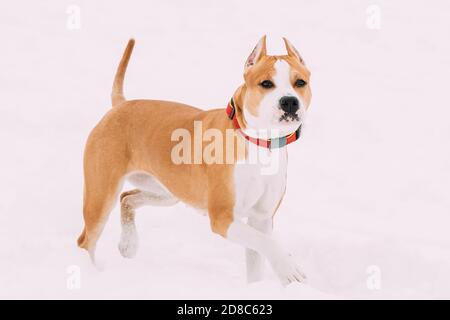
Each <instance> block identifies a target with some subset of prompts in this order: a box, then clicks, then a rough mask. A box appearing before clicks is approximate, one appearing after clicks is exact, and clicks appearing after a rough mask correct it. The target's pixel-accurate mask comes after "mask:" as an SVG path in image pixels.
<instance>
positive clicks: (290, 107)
mask: <svg viewBox="0 0 450 320" xmlns="http://www.w3.org/2000/svg"><path fill="white" fill-rule="evenodd" d="M280 106H281V110H283V111H284V112H286V113H289V114H295V113H296V112H297V110H298V109H299V103H298V99H297V98H296V97H292V96H284V97H282V98H281V99H280Z"/></svg>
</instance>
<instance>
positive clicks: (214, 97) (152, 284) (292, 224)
mask: <svg viewBox="0 0 450 320" xmlns="http://www.w3.org/2000/svg"><path fill="white" fill-rule="evenodd" d="M122 3H123V4H122V5H118V4H116V3H115V2H112V1H74V2H68V1H14V2H11V1H10V2H5V1H3V2H2V3H1V4H0V48H1V50H0V70H1V72H0V112H1V113H0V114H1V116H0V146H1V157H0V164H1V182H2V183H1V186H0V195H1V201H0V212H1V215H0V298H63V299H65V298H296V299H307V298H450V279H449V275H448V270H449V268H450V236H449V232H448V228H449V225H450V218H449V213H450V212H449V208H450V197H449V190H450V188H449V187H450V179H449V178H450V171H449V160H450V150H449V139H450V125H449V122H450V110H449V109H450V103H449V95H450V90H449V89H448V86H449V80H448V77H449V74H450V43H449V40H448V39H449V30H450V20H449V16H450V5H449V3H448V2H447V1H444V0H442V1H433V2H432V3H429V2H425V1H377V0H374V1H356V0H355V1H350V0H346V1H298V0H296V1H262V0H259V1H238V0H234V1H223V0H222V1H206V0H205V1H128V3H126V4H125V2H122ZM70 4H75V5H78V6H79V7H80V9H81V29H79V30H69V29H68V28H67V27H66V24H67V19H68V17H69V15H68V14H67V13H66V10H67V8H68V6H69V5H70ZM373 4H375V5H378V6H379V8H380V10H381V11H380V12H381V28H380V29H376V30H373V29H370V28H368V27H367V24H366V23H367V20H368V14H367V12H366V10H367V8H368V6H369V5H373ZM263 34H267V35H268V37H269V38H268V49H269V54H270V53H273V54H282V53H283V52H284V51H283V50H284V49H283V46H282V41H281V36H287V37H288V38H289V39H290V40H291V42H292V43H294V45H295V46H296V47H297V49H298V50H299V51H300V52H301V54H302V55H303V57H304V59H305V61H306V63H307V65H308V67H309V68H310V70H311V71H312V80H311V86H312V91H313V100H312V101H313V103H312V106H311V108H310V112H309V114H308V119H307V124H306V126H305V128H304V130H303V136H302V139H301V140H299V141H298V142H296V143H295V144H293V145H290V146H289V160H290V163H289V173H288V188H287V193H286V197H285V201H284V202H283V204H282V206H281V208H280V210H279V212H278V213H277V215H276V221H275V235H276V237H277V238H278V239H279V240H280V242H282V243H283V245H284V246H285V247H286V248H287V249H289V250H290V251H291V252H292V253H293V254H294V255H295V256H296V257H297V259H298V261H299V263H300V265H301V266H303V268H304V270H305V272H306V274H307V275H308V277H309V283H308V285H291V286H289V287H288V288H287V289H283V288H281V287H280V286H279V285H278V283H277V280H276V278H275V276H274V274H273V273H272V271H271V270H267V272H266V274H267V279H266V280H265V281H264V282H261V283H257V284H253V285H247V284H246V283H245V272H244V270H245V269H244V259H243V250H242V249H241V248H240V247H238V246H237V245H234V244H231V243H229V242H227V241H225V240H223V239H222V238H220V237H219V236H216V235H213V234H212V233H211V231H210V229H209V222H208V220H207V218H205V217H202V216H200V215H198V214H197V213H196V212H195V211H194V210H192V209H190V208H188V207H186V206H185V205H183V204H180V205H177V206H175V207H173V208H151V207H146V208H143V209H140V211H139V214H138V220H137V225H138V231H139V233H140V240H141V247H140V250H139V252H138V255H137V257H136V258H135V259H134V260H127V259H123V258H122V257H121V256H120V254H119V252H118V250H117V243H118V240H119V234H120V226H119V211H118V208H117V207H116V208H115V209H114V211H113V212H112V214H111V217H110V220H109V222H108V224H107V227H106V229H105V232H104V234H103V236H102V237H101V240H100V242H99V247H98V256H99V258H100V259H101V260H103V262H104V264H105V269H104V271H103V272H99V271H97V270H96V269H95V268H94V267H92V266H91V264H90V262H89V259H88V256H87V254H86V253H85V252H84V251H82V250H81V249H79V248H78V247H77V246H76V238H77V237H78V235H79V233H80V231H81V229H82V210H81V208H82V161H81V159H82V153H83V147H84V142H85V140H86V137H87V135H88V133H89V131H90V130H91V129H92V128H93V126H94V125H95V124H96V123H97V121H98V120H99V119H100V118H101V117H102V115H103V114H104V113H105V112H106V111H107V110H108V109H109V108H110V100H109V96H110V88H111V85H112V80H113V75H114V72H115V69H116V66H117V63H118V61H119V59H120V57H121V55H122V51H123V49H124V47H125V45H126V42H127V40H128V38H129V37H131V36H133V37H135V38H136V47H135V51H134V53H133V56H132V58H131V62H130V65H129V68H128V72H127V76H126V81H125V94H126V96H127V97H128V98H154V99H165V100H175V101H180V102H184V103H187V104H191V105H195V106H198V107H202V108H205V109H208V108H213V107H224V106H225V105H226V103H227V102H228V99H229V98H230V96H231V94H232V93H233V92H234V90H235V89H236V88H237V86H238V85H240V84H241V82H242V67H243V63H244V61H245V59H246V57H247V56H248V54H249V53H250V51H251V50H252V49H253V47H254V46H255V44H256V42H257V41H258V39H259V38H260V37H261V36H262V35H263ZM199 187H201V186H199ZM71 265H75V266H78V267H79V268H80V272H81V288H80V289H79V290H69V289H68V288H67V285H66V282H67V280H68V278H69V274H68V273H67V268H68V267H69V266H71ZM370 266H376V267H375V268H378V270H379V271H380V272H381V273H380V274H379V276H380V278H379V279H380V281H381V282H380V284H381V287H380V289H379V290H370V288H369V287H368V286H367V281H368V279H369V280H370V279H371V275H370V273H367V268H369V267H370ZM372 276H373V274H372Z"/></svg>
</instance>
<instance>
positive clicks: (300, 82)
mask: <svg viewBox="0 0 450 320" xmlns="http://www.w3.org/2000/svg"><path fill="white" fill-rule="evenodd" d="M295 86H296V87H297V88H301V87H304V86H306V81H305V80H302V79H297V81H295Z"/></svg>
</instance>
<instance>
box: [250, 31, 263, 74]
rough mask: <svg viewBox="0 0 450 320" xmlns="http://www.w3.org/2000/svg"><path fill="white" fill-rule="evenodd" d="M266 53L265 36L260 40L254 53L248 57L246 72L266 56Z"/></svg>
mask: <svg viewBox="0 0 450 320" xmlns="http://www.w3.org/2000/svg"><path fill="white" fill-rule="evenodd" d="M266 53H267V51H266V36H264V37H262V38H261V39H260V40H259V42H258V44H257V45H256V47H255V49H253V51H252V53H250V55H249V56H248V58H247V61H246V62H245V70H247V69H248V68H250V67H251V66H253V65H255V64H256V63H257V62H258V61H259V59H261V58H262V57H264V56H265V55H266Z"/></svg>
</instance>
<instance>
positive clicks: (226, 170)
mask: <svg viewBox="0 0 450 320" xmlns="http://www.w3.org/2000/svg"><path fill="white" fill-rule="evenodd" d="M133 45H134V40H130V41H129V43H128V46H127V48H126V49H125V52H124V54H123V57H122V60H121V62H120V64H119V67H118V69H117V74H116V77H115V80H114V85H113V91H112V95H111V97H112V104H113V106H115V107H114V108H112V109H111V110H110V111H109V112H108V113H107V114H106V115H105V116H104V117H103V119H102V120H101V121H100V122H99V123H98V124H97V126H96V127H95V128H94V129H93V130H92V132H91V133H90V135H89V138H88V140H87V143H86V147H85V152H84V206H83V216H84V221H85V227H84V229H83V231H82V234H81V235H80V237H79V238H78V245H79V246H80V247H82V248H85V249H87V250H88V251H89V252H90V254H91V256H92V257H93V252H94V251H95V246H96V243H97V240H98V238H99V236H100V234H101V232H102V230H103V227H104V225H105V223H106V220H107V218H108V215H109V212H110V211H111V209H112V207H113V205H114V203H115V200H116V198H117V195H118V192H119V188H120V187H121V182H122V180H123V178H124V177H125V176H126V175H127V174H128V173H130V172H133V171H143V172H146V173H148V174H150V175H152V176H153V177H155V178H156V179H158V180H159V181H160V182H161V183H162V184H163V185H164V186H165V187H166V188H167V189H168V190H169V191H170V193H171V194H172V195H173V196H174V197H176V198H177V199H179V200H181V201H183V202H185V203H187V204H190V205H191V206H193V207H196V208H201V209H207V210H208V213H209V217H210V221H211V228H212V230H213V232H216V233H218V234H220V235H222V236H223V237H226V234H227V230H228V226H229V225H230V224H231V222H232V221H233V208H234V199H235V194H234V181H233V171H234V164H211V165H207V164H205V163H203V164H180V165H176V164H174V163H173V161H172V159H171V150H172V148H173V147H174V146H175V145H176V144H177V143H178V142H177V141H171V134H172V132H173V131H174V130H176V129H179V128H185V129H187V130H189V132H190V133H191V136H192V137H193V136H194V121H202V126H203V130H206V129H209V128H216V129H219V130H220V131H221V132H222V133H223V136H224V137H225V136H226V134H225V130H227V129H234V128H233V124H232V121H230V119H228V117H227V116H226V114H225V110H224V109H215V110H210V111H203V110H200V109H197V108H195V107H192V106H188V105H185V104H181V103H176V102H168V101H158V100H132V101H125V98H124V96H123V78H124V75H125V70H126V67H127V64H128V61H129V58H130V55H131V52H132V49H133ZM261 59H262V60H261V62H262V63H258V64H257V65H256V66H255V67H254V68H252V70H248V72H246V74H245V84H244V85H242V86H241V87H240V88H238V90H237V91H236V92H235V94H234V99H235V101H236V103H237V110H236V115H237V117H238V121H239V123H240V125H241V126H242V127H243V128H245V126H246V124H245V119H244V118H243V115H242V106H243V105H244V104H243V97H244V96H245V95H246V94H247V95H248V97H250V98H249V99H250V101H249V105H248V107H249V111H250V112H252V113H254V114H257V108H256V105H257V104H258V101H259V99H261V94H260V93H259V91H258V90H260V88H258V83H259V82H260V81H262V80H264V78H265V77H270V75H271V72H273V63H274V62H275V61H276V59H284V60H286V61H287V62H288V63H289V64H290V65H291V66H292V67H293V68H292V69H293V70H294V71H293V75H292V77H293V79H294V77H295V76H298V75H300V76H302V77H303V78H304V79H305V80H306V81H308V80H309V71H307V69H306V68H305V67H304V66H303V64H301V63H300V62H298V60H295V58H294V57H292V56H279V57H273V56H266V54H265V45H264V55H263V56H262V58H261ZM294 72H295V74H294ZM293 81H295V80H293ZM308 87H309V86H308ZM299 90H300V89H299ZM299 94H301V95H302V96H303V97H304V98H305V99H306V101H308V104H309V99H310V98H308V95H309V96H310V91H309V89H308V88H305V89H301V91H299ZM235 139H236V140H235V141H236V142H237V141H240V143H242V139H238V138H236V137H235ZM192 140H193V139H192ZM224 143H225V142H224ZM235 145H237V143H235ZM193 149H194V148H192V150H193ZM241 150H242V149H241ZM243 157H245V148H244V152H242V151H241V152H238V151H237V150H236V152H235V153H234V161H236V160H237V159H242V158H243ZM135 192H137V191H131V193H125V194H123V196H122V199H121V200H123V199H126V196H128V195H132V194H134V193H135ZM125 209H127V208H125ZM125 211H126V212H128V211H129V210H128V209H127V210H125Z"/></svg>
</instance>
